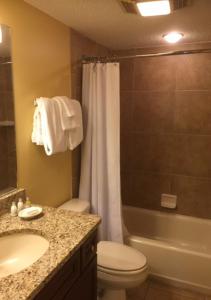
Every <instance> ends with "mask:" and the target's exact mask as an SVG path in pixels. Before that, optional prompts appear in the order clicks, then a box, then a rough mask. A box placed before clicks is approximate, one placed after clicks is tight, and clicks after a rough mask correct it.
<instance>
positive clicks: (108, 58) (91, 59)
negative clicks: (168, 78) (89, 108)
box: [82, 48, 211, 64]
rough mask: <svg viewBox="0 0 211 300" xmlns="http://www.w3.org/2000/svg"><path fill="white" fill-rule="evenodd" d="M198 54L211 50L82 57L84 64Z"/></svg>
mask: <svg viewBox="0 0 211 300" xmlns="http://www.w3.org/2000/svg"><path fill="white" fill-rule="evenodd" d="M197 53H211V48H208V49H195V50H177V51H167V52H159V53H146V54H133V55H125V56H118V55H113V56H84V55H83V56H82V63H84V64H86V63H91V62H109V61H111V62H112V61H118V60H121V59H130V58H144V57H159V56H170V55H183V54H197Z"/></svg>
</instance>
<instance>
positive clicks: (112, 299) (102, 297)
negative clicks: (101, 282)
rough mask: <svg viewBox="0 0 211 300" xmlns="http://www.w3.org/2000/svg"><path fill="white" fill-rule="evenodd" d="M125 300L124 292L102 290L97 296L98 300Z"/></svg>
mask: <svg viewBox="0 0 211 300" xmlns="http://www.w3.org/2000/svg"><path fill="white" fill-rule="evenodd" d="M117 299H118V300H126V291H125V290H109V289H103V290H101V291H100V293H99V295H98V300H117Z"/></svg>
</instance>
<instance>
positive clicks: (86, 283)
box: [64, 256, 97, 300]
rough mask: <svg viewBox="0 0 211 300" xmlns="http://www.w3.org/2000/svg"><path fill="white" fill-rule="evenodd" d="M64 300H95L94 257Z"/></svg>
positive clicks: (95, 271)
mask: <svg viewBox="0 0 211 300" xmlns="http://www.w3.org/2000/svg"><path fill="white" fill-rule="evenodd" d="M64 300H97V259H96V256H95V257H94V259H93V260H92V261H91V262H90V264H89V265H88V266H87V268H86V270H84V273H83V275H82V276H81V277H80V278H79V280H78V281H77V283H76V284H75V285H74V286H73V287H72V289H71V290H70V292H69V293H68V294H67V295H66V297H65V298H64Z"/></svg>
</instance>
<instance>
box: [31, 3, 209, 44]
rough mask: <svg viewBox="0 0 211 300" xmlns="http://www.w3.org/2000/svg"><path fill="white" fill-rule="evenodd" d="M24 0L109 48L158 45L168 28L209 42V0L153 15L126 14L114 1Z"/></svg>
mask: <svg viewBox="0 0 211 300" xmlns="http://www.w3.org/2000/svg"><path fill="white" fill-rule="evenodd" d="M25 1H26V2H27V3H29V4H31V5H33V6H35V7H36V8H38V9H40V10H41V11H43V12H45V13H47V14H49V15H50V16H52V17H54V18H55V19H57V20H59V21H61V22H63V23H64V24H66V25H68V26H70V27H72V28H74V29H75V30H77V31H79V32H80V33H82V34H84V35H85V36H87V37H89V38H90V39H92V40H94V41H96V42H98V43H100V44H102V45H104V46H107V47H109V48H111V49H130V48H138V47H154V46H160V45H163V44H165V43H166V42H164V41H163V39H162V35H163V34H165V33H167V32H169V31H172V30H176V31H179V32H183V33H184V35H185V36H184V39H183V41H182V43H195V42H201V41H211V17H210V16H211V0H193V1H192V2H193V3H192V5H191V6H189V7H185V8H183V9H179V10H176V11H174V13H172V14H170V15H166V16H156V17H142V16H140V15H134V14H128V13H126V12H124V10H123V9H122V7H121V5H120V3H119V2H118V1H117V0H59V1H58V0H25Z"/></svg>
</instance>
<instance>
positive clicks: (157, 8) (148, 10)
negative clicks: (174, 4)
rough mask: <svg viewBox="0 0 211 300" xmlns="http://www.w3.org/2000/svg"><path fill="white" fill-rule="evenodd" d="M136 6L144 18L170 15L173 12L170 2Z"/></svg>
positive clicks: (152, 2)
mask: <svg viewBox="0 0 211 300" xmlns="http://www.w3.org/2000/svg"><path fill="white" fill-rule="evenodd" d="M136 5H137V7H138V10H139V12H140V14H141V15H142V16H143V17H149V16H160V15H168V14H170V12H171V8H170V3H169V0H160V1H147V2H146V1H145V2H139V3H137V4H136Z"/></svg>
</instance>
